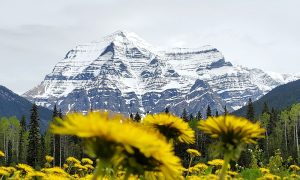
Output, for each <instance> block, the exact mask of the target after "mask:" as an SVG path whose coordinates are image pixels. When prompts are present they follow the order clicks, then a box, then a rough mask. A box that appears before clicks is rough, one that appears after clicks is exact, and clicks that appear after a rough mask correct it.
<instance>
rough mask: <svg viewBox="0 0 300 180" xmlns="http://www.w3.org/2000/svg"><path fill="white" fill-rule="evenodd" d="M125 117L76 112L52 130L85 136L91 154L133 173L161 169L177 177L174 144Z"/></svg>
mask: <svg viewBox="0 0 300 180" xmlns="http://www.w3.org/2000/svg"><path fill="white" fill-rule="evenodd" d="M126 119H127V118H125V117H124V116H123V115H121V114H116V113H109V112H91V113H89V114H87V115H83V114H78V113H74V114H68V115H67V116H66V118H65V119H64V120H61V119H58V120H57V122H56V123H55V124H51V130H52V132H54V133H57V134H68V135H76V136H79V137H82V138H85V142H86V148H87V149H88V152H90V154H91V155H94V156H96V157H97V158H100V159H101V161H106V162H109V163H113V165H114V166H115V167H124V168H125V170H128V171H130V172H131V173H134V174H135V173H136V174H143V173H145V172H148V171H150V172H151V171H155V172H162V173H163V175H164V176H165V178H167V179H178V177H180V176H181V171H180V167H181V163H180V159H179V158H178V157H177V156H175V155H174V152H173V147H172V145H171V144H168V143H167V142H165V141H164V140H162V139H160V138H159V137H160V136H158V134H157V133H154V132H148V131H145V130H144V129H143V128H139V126H137V125H135V124H134V123H127V122H128V121H127V120H126Z"/></svg>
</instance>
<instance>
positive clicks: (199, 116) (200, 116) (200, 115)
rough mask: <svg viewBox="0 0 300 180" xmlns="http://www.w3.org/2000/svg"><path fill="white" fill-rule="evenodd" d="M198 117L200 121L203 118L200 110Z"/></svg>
mask: <svg viewBox="0 0 300 180" xmlns="http://www.w3.org/2000/svg"><path fill="white" fill-rule="evenodd" d="M196 119H197V120H198V121H199V120H201V119H202V114H201V112H200V111H198V112H197V115H196Z"/></svg>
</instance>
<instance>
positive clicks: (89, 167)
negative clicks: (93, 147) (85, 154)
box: [84, 164, 94, 170]
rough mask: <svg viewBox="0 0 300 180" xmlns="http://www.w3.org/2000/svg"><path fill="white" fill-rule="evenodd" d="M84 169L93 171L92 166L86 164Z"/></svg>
mask: <svg viewBox="0 0 300 180" xmlns="http://www.w3.org/2000/svg"><path fill="white" fill-rule="evenodd" d="M84 167H86V168H87V169H89V170H93V169H94V166H92V165H90V164H86V165H84Z"/></svg>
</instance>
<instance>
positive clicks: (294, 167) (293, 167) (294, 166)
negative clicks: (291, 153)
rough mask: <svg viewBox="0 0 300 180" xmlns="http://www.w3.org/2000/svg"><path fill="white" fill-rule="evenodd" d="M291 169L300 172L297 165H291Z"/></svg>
mask: <svg viewBox="0 0 300 180" xmlns="http://www.w3.org/2000/svg"><path fill="white" fill-rule="evenodd" d="M289 168H290V169H291V170H292V171H299V170H300V167H299V166H297V165H291V166H290V167H289Z"/></svg>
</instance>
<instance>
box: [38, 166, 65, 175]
mask: <svg viewBox="0 0 300 180" xmlns="http://www.w3.org/2000/svg"><path fill="white" fill-rule="evenodd" d="M41 171H42V172H44V173H46V174H47V175H55V176H61V177H68V176H69V174H68V173H67V172H66V171H64V170H63V169H62V168H60V167H52V168H43V169H41Z"/></svg>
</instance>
